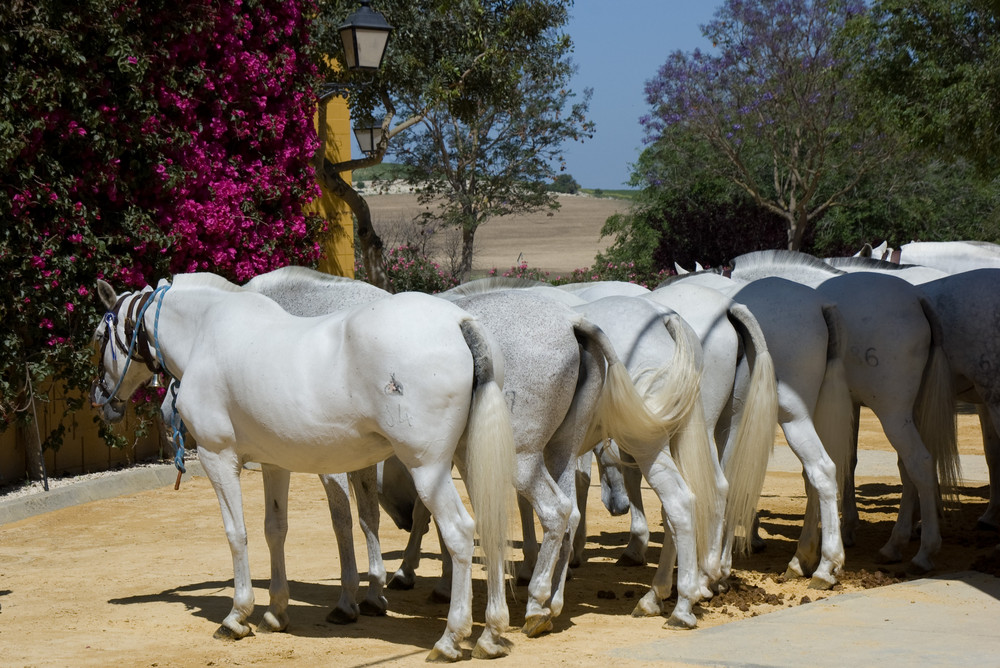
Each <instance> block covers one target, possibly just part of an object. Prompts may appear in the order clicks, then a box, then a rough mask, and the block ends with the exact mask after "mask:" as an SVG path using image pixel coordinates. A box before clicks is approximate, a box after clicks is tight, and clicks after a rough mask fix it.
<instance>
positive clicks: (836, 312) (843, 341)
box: [823, 304, 847, 362]
mask: <svg viewBox="0 0 1000 668" xmlns="http://www.w3.org/2000/svg"><path fill="white" fill-rule="evenodd" d="M823 319H824V320H826V329H827V332H829V336H830V339H829V343H827V345H826V359H827V361H828V362H829V361H830V360H833V359H844V358H845V357H846V355H847V332H846V331H845V329H844V327H845V326H844V318H843V316H841V315H840V309H838V308H837V307H836V305H834V304H824V305H823Z"/></svg>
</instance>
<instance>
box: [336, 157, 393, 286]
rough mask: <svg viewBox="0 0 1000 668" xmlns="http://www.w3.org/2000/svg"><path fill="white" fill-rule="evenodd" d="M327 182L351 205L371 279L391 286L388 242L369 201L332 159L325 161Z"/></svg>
mask: <svg viewBox="0 0 1000 668" xmlns="http://www.w3.org/2000/svg"><path fill="white" fill-rule="evenodd" d="M322 176H323V185H325V186H326V188H327V190H329V191H330V192H331V193H333V194H334V195H336V196H337V197H339V198H340V199H342V200H344V202H346V203H347V206H348V207H350V209H351V213H353V214H354V218H355V220H356V224H357V226H358V227H357V234H358V243H359V244H361V261H362V262H363V263H364V267H365V273H366V274H367V276H368V282H369V283H371V284H372V285H374V286H377V287H380V288H382V289H383V290H389V289H390V287H389V275H388V273H387V271H386V264H385V244H384V243H382V238H381V237H379V235H378V232H376V231H375V226H374V225H372V213H371V209H369V208H368V202H366V201H365V198H364V197H362V196H361V195H360V194H359V193H358V191H357V190H355V189H354V188H352V187H351V185H350V184H349V183H347V181H345V180H344V178H343V177H342V176H341V175H340V172H337V171H335V170H334V169H333V163H331V162H330V161H329V160H326V161H324V163H323V173H322Z"/></svg>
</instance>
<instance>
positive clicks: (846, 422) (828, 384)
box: [813, 304, 854, 492]
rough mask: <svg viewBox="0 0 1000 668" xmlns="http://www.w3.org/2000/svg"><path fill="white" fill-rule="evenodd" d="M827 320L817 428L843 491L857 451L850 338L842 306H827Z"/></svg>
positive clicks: (815, 417)
mask: <svg viewBox="0 0 1000 668" xmlns="http://www.w3.org/2000/svg"><path fill="white" fill-rule="evenodd" d="M823 319H824V320H826V329H827V332H828V337H829V338H828V340H827V345H826V371H825V372H824V374H823V382H822V384H820V387H819V395H818V396H817V399H816V411H815V413H814V414H813V427H815V429H816V434H817V435H818V436H819V439H820V441H822V443H823V448H824V449H825V450H826V454H827V455H829V457H830V459H831V460H832V461H833V463H834V466H836V468H837V489H838V490H841V492H842V491H843V489H844V481H845V480H846V477H847V473H848V471H849V470H850V466H851V457H852V456H853V454H854V404H853V403H852V401H851V393H850V389H849V386H848V384H847V371H846V368H845V366H844V360H845V359H846V355H847V340H848V339H847V331H846V329H845V325H844V319H843V316H841V314H840V309H838V308H837V307H836V306H835V305H833V304H826V305H824V306H823Z"/></svg>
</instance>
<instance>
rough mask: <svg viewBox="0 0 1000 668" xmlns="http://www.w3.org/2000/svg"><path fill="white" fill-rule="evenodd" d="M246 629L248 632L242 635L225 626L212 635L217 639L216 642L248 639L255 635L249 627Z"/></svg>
mask: <svg viewBox="0 0 1000 668" xmlns="http://www.w3.org/2000/svg"><path fill="white" fill-rule="evenodd" d="M246 629H247V630H246V632H245V633H240V632H238V631H235V630H233V629H231V628H229V627H228V626H226V625H225V624H223V625H222V626H220V627H219V628H218V630H216V632H215V633H213V634H212V637H213V638H215V639H216V640H232V641H235V640H240V639H242V638H246V637H247V636H252V635H253V631H251V630H250V627H249V626H248V627H246Z"/></svg>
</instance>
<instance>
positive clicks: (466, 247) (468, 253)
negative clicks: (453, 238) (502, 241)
mask: <svg viewBox="0 0 1000 668" xmlns="http://www.w3.org/2000/svg"><path fill="white" fill-rule="evenodd" d="M475 241H476V227H475V226H474V225H463V226H462V260H461V262H460V263H459V266H458V271H459V274H458V278H459V280H460V281H461V282H462V283H465V282H466V281H468V280H469V278H470V277H471V276H472V249H473V245H474V244H475Z"/></svg>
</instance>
